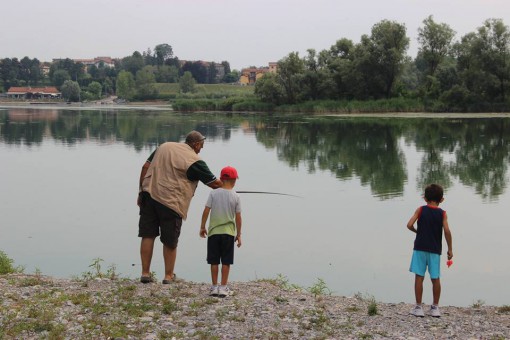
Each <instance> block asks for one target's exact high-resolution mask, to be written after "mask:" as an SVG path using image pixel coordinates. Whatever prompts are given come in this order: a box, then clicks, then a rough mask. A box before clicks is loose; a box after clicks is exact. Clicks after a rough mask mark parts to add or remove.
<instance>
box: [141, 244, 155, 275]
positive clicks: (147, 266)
mask: <svg viewBox="0 0 510 340" xmlns="http://www.w3.org/2000/svg"><path fill="white" fill-rule="evenodd" d="M155 239H156V238H155V237H142V242H141V244H140V258H141V260H142V276H149V277H150V276H151V260H152V252H153V250H154V240H155Z"/></svg>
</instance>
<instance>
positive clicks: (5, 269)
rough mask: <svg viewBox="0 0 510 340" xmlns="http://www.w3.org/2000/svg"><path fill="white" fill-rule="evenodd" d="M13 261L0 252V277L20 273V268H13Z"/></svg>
mask: <svg viewBox="0 0 510 340" xmlns="http://www.w3.org/2000/svg"><path fill="white" fill-rule="evenodd" d="M13 264H14V260H12V259H11V258H9V257H8V256H7V254H6V253H4V252H3V251H1V250H0V275H4V274H11V273H19V272H21V271H22V268H20V267H14V265H13Z"/></svg>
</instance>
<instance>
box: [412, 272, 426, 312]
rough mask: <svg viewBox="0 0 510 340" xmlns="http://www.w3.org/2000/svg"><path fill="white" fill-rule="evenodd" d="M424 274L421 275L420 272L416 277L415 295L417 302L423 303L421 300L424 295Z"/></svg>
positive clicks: (418, 303)
mask: <svg viewBox="0 0 510 340" xmlns="http://www.w3.org/2000/svg"><path fill="white" fill-rule="evenodd" d="M424 279H425V277H424V276H420V275H418V274H416V275H415V277H414V296H415V298H416V304H417V305H421V300H422V297H423V280H424Z"/></svg>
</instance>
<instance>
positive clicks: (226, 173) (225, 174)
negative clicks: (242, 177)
mask: <svg viewBox="0 0 510 340" xmlns="http://www.w3.org/2000/svg"><path fill="white" fill-rule="evenodd" d="M237 178H239V176H238V175H237V170H236V168H234V167H231V166H226V167H224V168H223V169H221V175H220V179H221V180H224V179H237Z"/></svg>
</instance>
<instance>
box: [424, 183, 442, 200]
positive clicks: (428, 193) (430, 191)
mask: <svg viewBox="0 0 510 340" xmlns="http://www.w3.org/2000/svg"><path fill="white" fill-rule="evenodd" d="M442 199H443V187H442V186H440V185H439V184H430V185H428V186H427V187H426V188H425V200H427V202H436V203H440V202H441V200H442Z"/></svg>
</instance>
